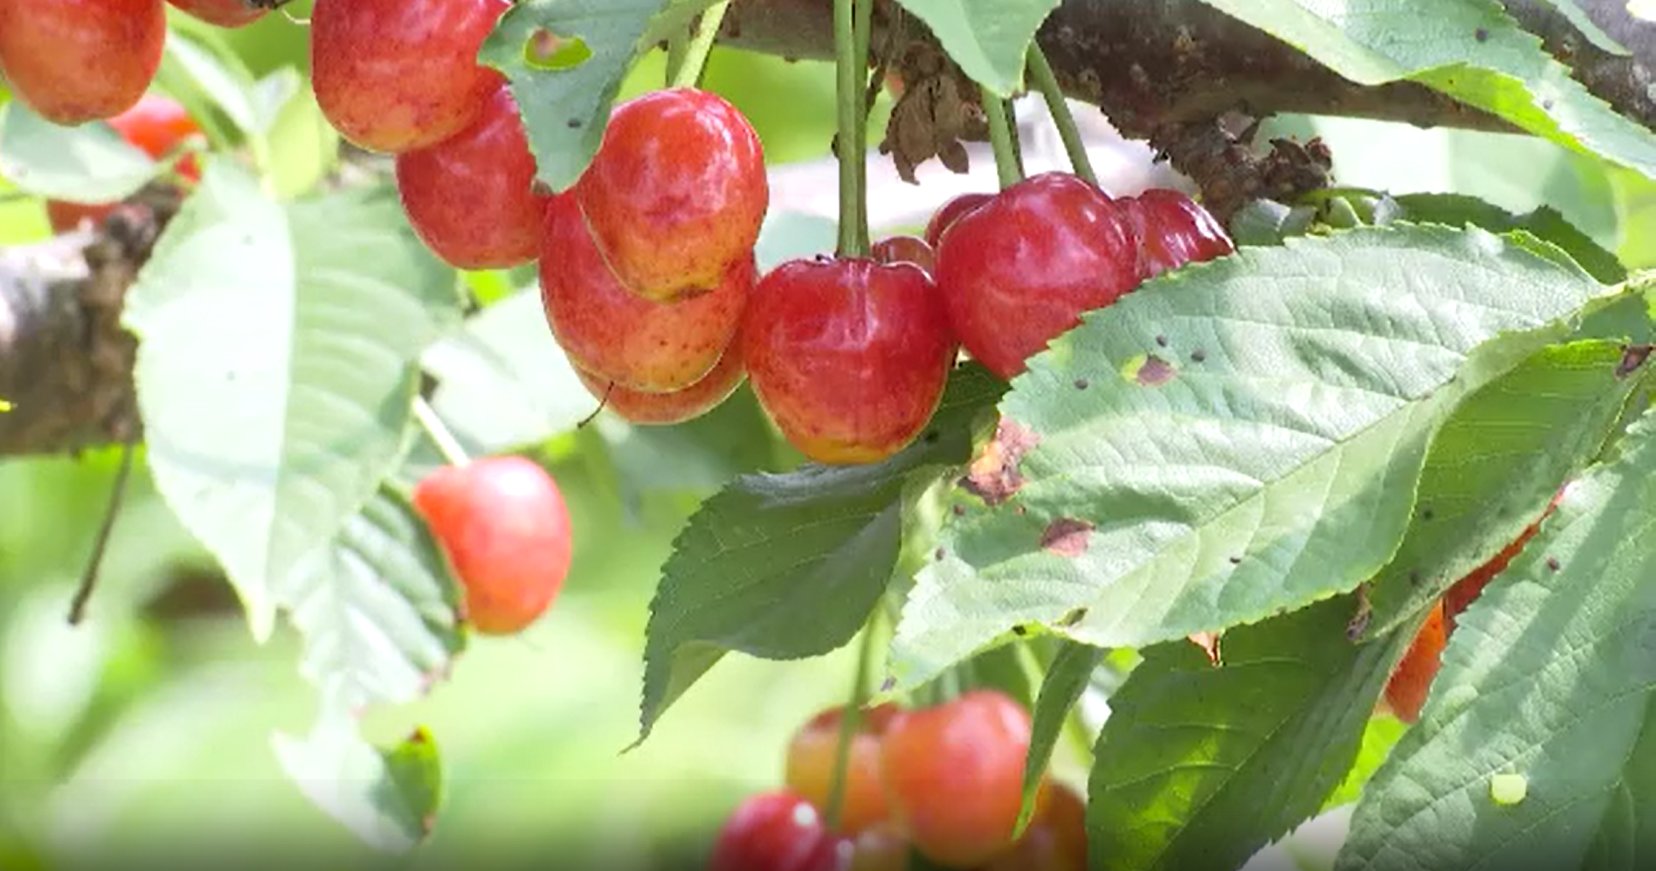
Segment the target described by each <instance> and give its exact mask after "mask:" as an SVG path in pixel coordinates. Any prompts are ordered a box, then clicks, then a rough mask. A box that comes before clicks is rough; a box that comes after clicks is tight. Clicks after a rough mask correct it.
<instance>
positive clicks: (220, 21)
mask: <svg viewBox="0 0 1656 871" xmlns="http://www.w3.org/2000/svg"><path fill="white" fill-rule="evenodd" d="M168 2H170V3H172V5H174V6H176V7H178V8H179V9H182V10H184V11H185V12H188V13H189V14H191V15H194V16H195V17H197V18H199V19H201V20H202V21H205V22H207V23H208V24H217V25H218V26H219V27H243V26H246V25H248V24H252V23H253V22H255V21H258V20H259V18H260V17H261V16H263V15H264V14H265V10H263V9H260V8H259V7H257V6H253V5H251V4H249V3H248V2H247V0H168Z"/></svg>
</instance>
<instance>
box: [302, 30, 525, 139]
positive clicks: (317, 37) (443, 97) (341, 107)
mask: <svg viewBox="0 0 1656 871" xmlns="http://www.w3.org/2000/svg"><path fill="white" fill-rule="evenodd" d="M510 6H511V3H510V0H317V3H316V7H315V8H314V9H313V10H311V76H312V79H313V82H314V87H315V90H316V101H317V103H318V104H320V105H321V107H322V114H324V115H326V116H327V118H328V121H329V123H331V124H333V126H334V127H335V128H337V129H338V130H339V132H340V133H341V134H343V135H344V136H345V138H346V139H349V140H350V141H352V142H354V143H356V144H357V145H359V146H361V147H363V148H366V149H369V150H371V151H383V152H388V153H392V154H397V153H401V152H404V151H412V150H414V149H416V148H424V147H426V146H428V145H436V144H437V143H439V142H441V141H443V140H444V139H447V138H449V137H450V136H453V135H454V134H456V133H459V132H460V131H461V130H464V129H465V128H466V127H467V126H469V125H470V124H471V123H472V122H473V121H475V120H477V116H478V114H479V113H480V112H481V111H482V109H483V106H484V104H485V103H486V102H487V101H488V98H489V94H491V93H493V92H494V90H495V89H496V88H498V87H499V86H500V84H501V81H502V80H501V77H500V74H499V73H497V72H495V71H494V70H491V69H486V68H484V67H481V66H478V64H477V52H478V49H480V48H481V47H482V45H483V40H484V38H486V37H487V36H488V35H489V32H490V31H491V30H493V29H494V26H495V22H496V21H498V20H499V19H500V16H501V13H503V12H505V11H506V10H507V9H508V8H510Z"/></svg>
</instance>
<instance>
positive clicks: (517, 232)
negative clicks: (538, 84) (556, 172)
mask: <svg viewBox="0 0 1656 871" xmlns="http://www.w3.org/2000/svg"><path fill="white" fill-rule="evenodd" d="M534 184H535V159H534V158H533V157H532V156H530V154H529V142H528V140H527V139H525V138H524V134H523V122H522V120H521V119H520V118H519V117H518V112H517V103H516V101H514V100H513V99H512V92H511V90H510V89H509V88H507V87H506V86H505V85H501V86H500V87H499V88H497V89H495V92H494V93H493V94H491V95H490V96H489V98H488V99H487V100H486V101H485V102H484V104H483V109H482V114H480V115H479V116H478V117H477V120H475V121H473V122H472V123H471V126H469V127H467V128H466V129H464V130H462V131H460V132H459V133H456V134H455V135H454V136H452V137H450V138H448V139H445V140H443V141H442V142H439V143H437V144H436V145H431V146H428V147H426V148H421V149H417V150H414V151H407V152H404V153H402V154H400V155H398V156H397V191H398V193H399V194H400V195H401V196H402V203H403V210H404V211H406V212H407V213H408V220H409V223H411V224H413V225H414V230H415V232H417V233H419V235H420V238H421V239H423V240H425V243H426V245H427V246H428V247H430V248H431V250H432V251H434V252H436V254H437V256H438V257H441V258H443V260H445V261H447V262H448V263H449V264H450V265H451V266H455V267H458V268H460V269H500V268H505V267H509V266H516V265H518V264H520V263H527V262H528V261H530V260H532V259H534V257H535V252H536V250H537V248H538V246H539V243H540V233H541V224H542V222H543V219H544V216H545V214H546V204H547V202H548V198H547V197H543V196H538V195H536V193H535V191H534Z"/></svg>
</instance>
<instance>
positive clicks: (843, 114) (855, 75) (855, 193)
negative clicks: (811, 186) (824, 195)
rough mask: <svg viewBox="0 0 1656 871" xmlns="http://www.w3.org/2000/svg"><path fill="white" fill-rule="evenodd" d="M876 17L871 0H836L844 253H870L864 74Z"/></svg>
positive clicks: (841, 240)
mask: <svg viewBox="0 0 1656 871" xmlns="http://www.w3.org/2000/svg"><path fill="white" fill-rule="evenodd" d="M873 20H874V19H873V2H872V0H863V2H862V7H861V8H858V7H857V6H856V5H855V4H854V2H853V0H834V64H835V72H836V73H837V82H836V93H835V95H834V96H835V99H836V101H837V103H838V107H839V135H838V136H837V137H836V138H835V140H834V151H835V152H836V155H835V156H836V157H838V158H839V185H840V191H839V193H840V202H839V206H840V208H839V246H838V253H839V255H840V256H841V257H867V256H868V222H867V218H866V215H867V204H866V203H865V202H864V200H863V196H864V176H865V175H866V174H867V169H866V167H865V166H864V162H865V160H866V157H865V155H864V151H865V150H866V149H865V146H864V142H865V141H866V140H867V135H866V134H865V133H864V125H866V124H867V118H868V114H867V107H866V105H865V103H864V100H865V99H866V93H865V90H864V89H865V88H866V87H867V84H868V83H867V81H866V80H865V78H864V77H865V76H866V74H867V70H868V30H869V29H870V25H871V23H872V21H873ZM859 25H862V26H861V27H859ZM859 30H860V31H861V33H859ZM859 37H860V38H859ZM859 44H860V47H859ZM859 64H860V66H859Z"/></svg>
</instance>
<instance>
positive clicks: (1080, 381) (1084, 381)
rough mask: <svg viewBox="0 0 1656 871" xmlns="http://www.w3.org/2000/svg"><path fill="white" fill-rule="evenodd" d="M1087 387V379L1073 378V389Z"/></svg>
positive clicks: (1084, 388)
mask: <svg viewBox="0 0 1656 871" xmlns="http://www.w3.org/2000/svg"><path fill="white" fill-rule="evenodd" d="M1087 387H1088V383H1087V379H1085V378H1077V379H1075V389H1076V390H1086V389H1087Z"/></svg>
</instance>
